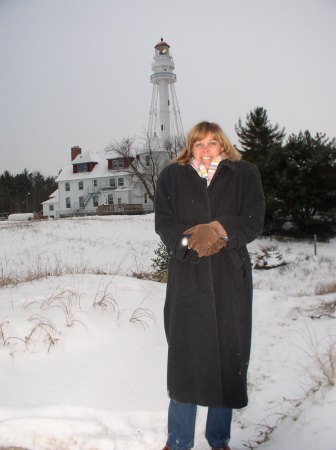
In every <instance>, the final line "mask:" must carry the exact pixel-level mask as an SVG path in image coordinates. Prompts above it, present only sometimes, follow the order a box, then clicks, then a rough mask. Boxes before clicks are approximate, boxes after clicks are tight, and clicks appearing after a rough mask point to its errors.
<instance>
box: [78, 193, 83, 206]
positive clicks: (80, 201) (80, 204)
mask: <svg viewBox="0 0 336 450" xmlns="http://www.w3.org/2000/svg"><path fill="white" fill-rule="evenodd" d="M78 201H79V207H80V208H84V197H83V195H81V196H80V197H79V199H78Z"/></svg>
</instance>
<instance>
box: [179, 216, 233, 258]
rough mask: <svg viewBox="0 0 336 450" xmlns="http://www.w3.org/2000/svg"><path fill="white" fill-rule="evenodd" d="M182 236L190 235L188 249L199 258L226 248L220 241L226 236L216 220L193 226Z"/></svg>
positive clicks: (223, 242)
mask: <svg viewBox="0 0 336 450" xmlns="http://www.w3.org/2000/svg"><path fill="white" fill-rule="evenodd" d="M184 234H188V235H191V237H190V238H189V242H188V247H189V248H192V249H194V250H195V251H196V252H197V253H198V256H200V257H202V256H210V255H213V254H214V253H217V252H219V251H220V250H221V249H222V248H223V247H225V246H226V242H225V241H223V239H222V238H223V237H224V236H226V235H227V234H226V231H225V230H224V228H223V227H222V225H221V224H220V223H219V222H218V221H217V220H214V221H213V222H210V223H201V224H199V225H195V226H194V227H191V228H188V230H186V231H185V232H184ZM223 244H224V245H223Z"/></svg>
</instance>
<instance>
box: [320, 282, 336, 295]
mask: <svg viewBox="0 0 336 450" xmlns="http://www.w3.org/2000/svg"><path fill="white" fill-rule="evenodd" d="M334 292H336V282H332V283H318V284H317V285H316V288H315V294H316V295H325V294H333V293H334Z"/></svg>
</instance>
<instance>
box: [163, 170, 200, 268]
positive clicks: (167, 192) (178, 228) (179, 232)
mask: <svg viewBox="0 0 336 450" xmlns="http://www.w3.org/2000/svg"><path fill="white" fill-rule="evenodd" d="M170 169H171V167H169V166H168V167H167V168H166V169H164V170H163V171H162V172H161V174H160V175H159V178H158V181H157V186H156V192H155V200H154V210H155V231H156V233H157V234H158V235H159V236H160V238H161V240H162V242H163V243H164V244H165V246H166V248H167V251H168V253H169V255H170V256H174V257H176V258H177V259H178V260H180V261H182V262H188V263H192V264H197V263H198V262H199V261H200V258H199V257H198V255H197V253H196V252H195V251H194V250H193V249H188V246H186V245H182V239H183V237H184V235H183V233H184V231H185V230H187V229H188V228H190V226H191V225H190V224H185V223H181V222H180V221H179V220H178V217H177V214H176V212H175V208H174V204H173V195H172V182H173V179H172V178H173V173H172V170H170Z"/></svg>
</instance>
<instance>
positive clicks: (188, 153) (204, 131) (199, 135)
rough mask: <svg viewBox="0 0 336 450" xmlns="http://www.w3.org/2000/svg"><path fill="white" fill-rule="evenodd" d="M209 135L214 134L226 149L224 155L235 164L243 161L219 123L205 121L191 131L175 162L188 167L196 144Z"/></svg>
mask: <svg viewBox="0 0 336 450" xmlns="http://www.w3.org/2000/svg"><path fill="white" fill-rule="evenodd" d="M209 133H211V134H212V136H213V138H214V139H216V141H218V142H219V144H220V146H221V148H223V149H224V154H225V156H226V157H227V159H229V160H230V161H233V162H234V161H239V160H240V159H241V154H240V153H239V152H238V150H237V149H236V148H235V147H234V146H233V145H232V144H231V142H230V141H229V139H228V137H227V136H226V135H225V133H224V132H223V130H222V129H221V127H220V126H219V125H217V123H214V122H205V121H204V122H200V123H198V124H196V125H195V126H194V127H193V128H192V129H191V130H190V131H189V133H188V136H187V142H186V145H185V147H184V148H183V150H181V152H180V153H179V154H178V155H177V156H176V158H174V160H173V162H177V163H179V164H181V165H182V166H186V165H188V164H189V163H190V161H191V159H192V158H193V153H192V150H193V146H194V144H195V142H196V141H199V140H202V139H204V138H205V136H207V135H208V134H209Z"/></svg>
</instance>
